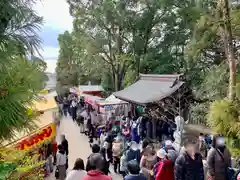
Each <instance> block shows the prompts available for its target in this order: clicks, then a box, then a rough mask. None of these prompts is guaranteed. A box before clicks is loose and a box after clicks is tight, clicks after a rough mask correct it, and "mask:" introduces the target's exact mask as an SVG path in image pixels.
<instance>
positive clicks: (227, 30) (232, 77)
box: [221, 0, 236, 100]
mask: <svg viewBox="0 0 240 180" xmlns="http://www.w3.org/2000/svg"><path fill="white" fill-rule="evenodd" d="M221 1H222V3H221V4H222V11H223V20H224V36H225V38H224V39H225V42H224V43H225V44H226V46H225V47H226V48H225V53H226V56H227V57H226V58H227V60H228V65H229V91H228V98H229V99H230V100H234V99H235V96H236V92H235V87H236V58H235V48H234V45H233V37H232V26H231V19H230V8H229V2H228V0H221Z"/></svg>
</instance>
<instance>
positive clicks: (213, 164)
mask: <svg viewBox="0 0 240 180" xmlns="http://www.w3.org/2000/svg"><path fill="white" fill-rule="evenodd" d="M207 167H208V175H207V176H208V178H209V180H228V168H229V167H231V154H230V151H229V150H228V148H227V147H226V146H225V141H224V137H221V136H214V137H213V141H212V148H211V149H210V150H209V152H208V156H207Z"/></svg>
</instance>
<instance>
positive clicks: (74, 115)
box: [71, 97, 77, 121]
mask: <svg viewBox="0 0 240 180" xmlns="http://www.w3.org/2000/svg"><path fill="white" fill-rule="evenodd" d="M71 111H72V119H73V121H76V119H77V98H76V97H74V99H73V100H72V103H71Z"/></svg>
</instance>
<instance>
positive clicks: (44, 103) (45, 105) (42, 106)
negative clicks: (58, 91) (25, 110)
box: [32, 97, 58, 111]
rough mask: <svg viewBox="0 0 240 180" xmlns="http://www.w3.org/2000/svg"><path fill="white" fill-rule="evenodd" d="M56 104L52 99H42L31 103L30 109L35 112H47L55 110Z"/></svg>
mask: <svg viewBox="0 0 240 180" xmlns="http://www.w3.org/2000/svg"><path fill="white" fill-rule="evenodd" d="M57 107H58V106H57V103H56V101H55V99H54V97H51V98H43V99H42V100H39V101H36V102H34V103H33V106H32V108H33V109H35V110H37V111H48V110H51V109H55V108H57Z"/></svg>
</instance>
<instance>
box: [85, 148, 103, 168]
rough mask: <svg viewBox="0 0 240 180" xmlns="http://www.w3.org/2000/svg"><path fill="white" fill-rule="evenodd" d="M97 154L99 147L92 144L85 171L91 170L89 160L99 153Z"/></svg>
mask: <svg viewBox="0 0 240 180" xmlns="http://www.w3.org/2000/svg"><path fill="white" fill-rule="evenodd" d="M99 152H100V146H99V145H97V144H93V145H92V154H91V155H90V156H88V159H87V165H86V171H90V170H93V167H92V166H91V164H90V162H89V159H90V157H91V156H92V155H93V154H96V153H99Z"/></svg>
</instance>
